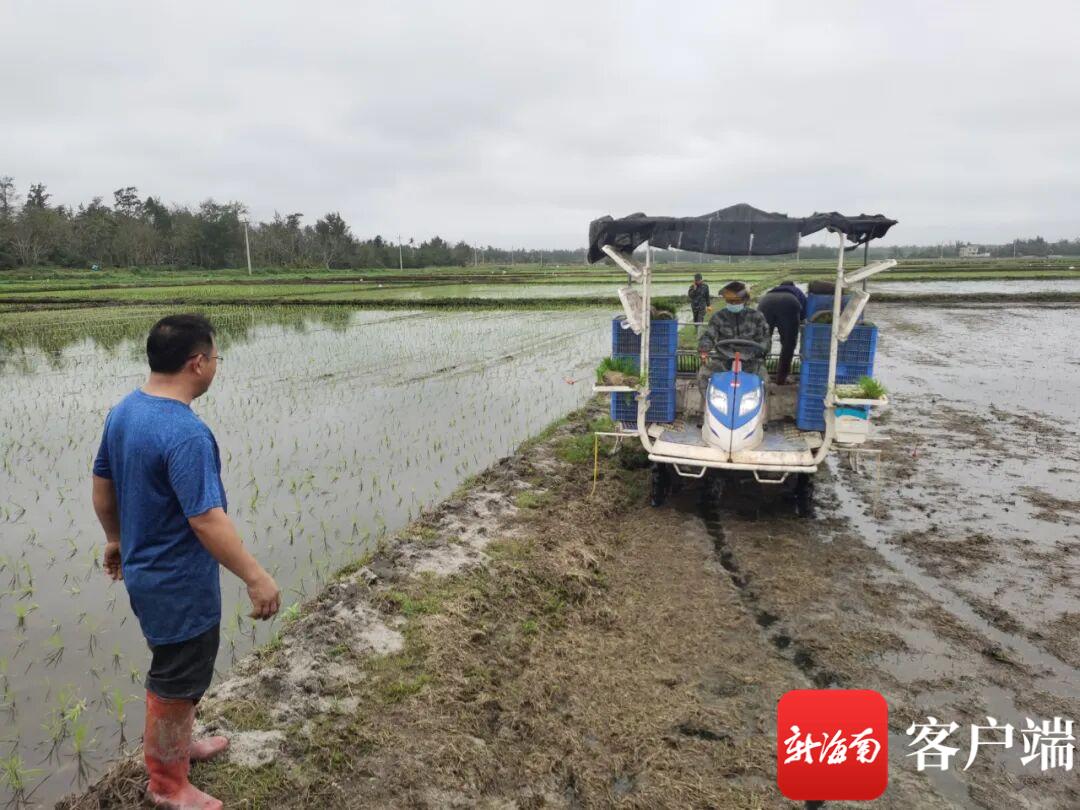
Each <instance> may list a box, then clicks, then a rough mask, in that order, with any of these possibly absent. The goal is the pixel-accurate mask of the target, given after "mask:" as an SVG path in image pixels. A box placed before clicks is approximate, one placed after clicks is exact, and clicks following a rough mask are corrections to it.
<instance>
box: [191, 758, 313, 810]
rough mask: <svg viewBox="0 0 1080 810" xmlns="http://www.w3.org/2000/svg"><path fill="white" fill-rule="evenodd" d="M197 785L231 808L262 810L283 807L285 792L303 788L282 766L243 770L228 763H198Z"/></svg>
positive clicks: (194, 777) (272, 765)
mask: <svg viewBox="0 0 1080 810" xmlns="http://www.w3.org/2000/svg"><path fill="white" fill-rule="evenodd" d="M192 777H193V780H192V781H193V782H194V783H195V784H196V785H197V786H198V787H199V788H200V789H201V790H204V791H206V792H207V793H209V794H210V795H211V796H216V797H218V798H222V797H223V798H224V799H226V800H227V805H226V806H228V807H235V808H251V810H262V809H263V808H266V809H267V810H270V808H274V807H279V806H280V797H281V794H282V793H283V792H292V791H290V790H289V788H290V786H292V787H293V788H297V787H299V785H297V784H296V782H294V780H292V779H291V778H290V777H289V774H288V773H287V772H286V770H285V768H284V767H282V766H281V764H279V763H277V762H274V763H271V764H269V765H265V766H263V767H262V768H242V767H240V766H239V765H233V764H231V763H230V762H228V761H227V760H224V759H220V760H212V761H210V762H201V763H198V764H197V765H196V766H195V768H194V770H193V772H192Z"/></svg>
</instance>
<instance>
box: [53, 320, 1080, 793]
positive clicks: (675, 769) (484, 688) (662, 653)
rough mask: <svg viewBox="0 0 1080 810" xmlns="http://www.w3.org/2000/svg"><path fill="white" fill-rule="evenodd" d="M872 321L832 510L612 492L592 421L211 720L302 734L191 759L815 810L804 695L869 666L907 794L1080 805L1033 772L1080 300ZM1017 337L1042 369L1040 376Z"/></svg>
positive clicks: (613, 483) (482, 789)
mask: <svg viewBox="0 0 1080 810" xmlns="http://www.w3.org/2000/svg"><path fill="white" fill-rule="evenodd" d="M1069 313H1070V314H1069V316H1068V317H1069V318H1075V317H1076V315H1075V311H1069ZM874 318H875V321H876V322H877V323H879V324H880V325H882V327H883V330H884V331H883V335H885V337H883V339H882V345H881V349H880V352H881V354H880V357H879V367H878V374H877V376H878V377H880V378H881V379H882V380H883V381H884V382H885V384H886V385H887V386H889V388H890V399H891V402H892V405H891V410H890V412H889V413H888V414H887V417H886V418H884V419H882V420H880V424H879V425H878V427H877V429H876V435H875V439H874V446H875V447H877V448H878V449H880V450H881V451H882V453H881V456H880V459H879V460H877V461H875V460H874V459H872V458H871V459H866V458H863V459H861V463H860V464H859V466H860V468H861V472H856V471H854V470H852V469H850V468H849V466H848V465H847V464H846V463H845V461H846V460H845V459H844V458H842V457H837V458H835V463H833V462H830V466H829V469H827V470H824V471H823V472H822V473H821V475H820V478H819V482H818V486H817V493H818V516H817V518H816V519H815V520H800V519H797V518H796V517H795V516H794V509H793V505H792V504H791V503H790V502H789V501H788V500H785V499H784V498H782V497H772V498H768V499H766V500H764V501H763V502H761V505H760V508H759V509H758V510H755V512H754V513H753V514H751V513H750V512H749V511H748V510H746V509H744V508H743V507H744V505H745V504H744V501H746V500H747V499H748V498H750V497H751V496H752V495H753V493H752V492H749V491H746V490H739V491H736V492H732V493H731V494H730V495H728V496H727V500H725V501H723V502H721V503H719V504H718V503H716V502H714V501H712V500H710V499H709V498H708V497H705V499H704V501H703V492H702V488H701V487H700V485H687V486H685V487H684V488H683V489H682V491H681V492H680V493H679V494H677V495H676V496H674V497H673V499H672V500H671V501H670V502H669V504H668V505H667V506H665V507H664V508H662V509H657V510H652V509H649V508H648V507H647V506H645V505H644V504H645V488H646V484H647V477H648V474H647V471H646V470H644V469H642V468H641V467H640V463H634V459H633V453H629V452H628V451H626V450H625V449H624V450H623V451H621V452H620V453H619V454H616V455H615V456H610V457H609V456H607V455H606V454H603V455H601V458H600V467H599V470H600V480H599V482H598V486H597V490H596V494H595V495H592V496H590V493H591V491H592V480H591V474H592V452H591V451H592V446H591V441H590V440H589V435H588V432H587V427H586V425H585V419H586V416H585V415H581V414H579V415H577V416H575V417H573V418H571V420H570V421H569V422H568V423H567V424H566V425H564V426H562V427H561V428H559V430H557V431H556V432H555V433H554V434H552V435H549V436H547V437H545V438H544V439H543V441H541V442H538V443H535V444H533V445H531V446H530V447H528V448H526V449H525V450H524V451H523V452H521V453H519V454H518V455H516V456H514V457H512V458H511V459H508V460H506V461H504V462H502V463H501V464H499V465H497V466H496V467H495V468H493V469H492V470H490V471H489V472H487V473H485V474H484V475H483V476H481V477H480V478H479V479H478V480H477V482H476V483H475V484H474V485H472V486H471V487H470V488H469V489H467V490H465V491H464V492H462V493H459V494H457V495H456V496H455V497H453V498H451V499H450V500H448V501H446V502H444V503H443V505H442V506H441V507H440V508H439V509H438V510H436V511H435V512H433V513H430V514H427V515H425V516H424V517H423V518H422V519H421V520H419V521H417V522H415V523H413V524H411V525H410V526H409V527H408V528H407V529H406V530H405V531H404V532H403V533H401V535H399V537H398V538H397V539H396V540H395V541H394V542H392V543H388V544H387V545H385V546H384V547H383V548H381V549H380V550H379V552H378V553H377V554H376V555H375V556H374V557H372V558H371V559H369V560H366V561H364V562H363V564H362V565H357V566H355V567H354V568H353V570H350V571H347V572H345V573H344V574H343V575H342V576H341V577H340V578H339V579H338V580H337V581H336V582H335V583H334V584H333V585H332V586H330V587H328V588H327V589H326V590H325V591H324V592H323V593H322V594H320V596H319V597H318V598H317V599H316V600H314V601H313V602H311V603H309V604H307V605H305V606H304V610H303V613H302V616H301V617H300V618H299V619H297V620H296V621H295V622H294V623H293V624H292V625H290V626H289V627H288V628H287V629H286V630H285V632H283V634H282V638H281V640H280V642H279V643H278V644H276V645H271V647H270V648H268V649H264V650H262V651H259V652H258V653H256V654H253V655H252V656H250V657H249V658H248V659H247V660H245V661H244V662H243V663H242V664H241V666H240V667H239V668H238V670H237V672H236V673H235V674H234V676H233V677H232V678H230V679H228V680H226V681H225V682H224V683H223V684H222V685H221V686H220V687H219V688H218V689H217V691H216V692H215V694H214V695H213V696H212V697H211V698H210V699H209V700H207V701H206V705H205V706H203V707H202V710H201V713H202V717H203V722H204V724H205V727H206V728H207V729H211V730H221V731H225V732H226V733H233V734H235V733H250V732H252V731H259V732H264V733H273V732H275V731H279V732H283V733H285V734H286V740H285V743H284V744H283V745H282V746H281V747H280V749H278V751H277V757H276V759H274V760H273V761H271V762H269V763H267V764H264V765H261V766H260V767H256V768H249V767H246V766H244V765H241V764H239V763H237V762H232V763H228V764H222V765H216V766H214V765H200V766H198V767H197V768H196V770H195V772H194V775H193V779H194V780H195V781H196V783H197V784H199V785H200V786H201V787H203V788H204V789H208V790H211V792H216V793H217V794H218V795H219V796H220V797H221V798H223V799H225V800H226V803H227V804H229V805H230V806H231V805H232V804H233V803H240V802H243V806H252V807H305V806H320V807H352V806H380V807H382V806H385V807H474V806H488V807H504V806H517V807H607V806H620V807H738V808H741V807H792V806H793V803H791V802H789V801H787V800H785V799H784V798H783V797H782V796H780V794H779V793H778V791H777V789H776V786H775V714H774V712H775V706H776V701H777V700H778V699H779V697H780V696H781V695H782V694H783V693H784V692H786V691H787V690H789V689H793V688H832V687H840V688H847V687H850V688H871V689H876V690H878V691H879V692H881V693H882V694H883V695H884V696H885V697H886V699H887V701H888V703H889V711H890V746H889V758H890V783H889V788H888V791H887V792H886V794H885V795H884V796H883V797H882V798H881V799H880V800H879V802H878V804H879V806H881V807H886V808H911V807H919V808H936V807H963V808H969V807H970V808H1001V807H1033V808H1058V807H1061V808H1067V807H1075V806H1077V805H1078V803H1080V794H1078V791H1077V783H1076V779H1075V775H1074V774H1073V773H1067V772H1064V771H1051V772H1047V773H1043V772H1041V771H1040V770H1039V768H1038V766H1037V763H1035V764H1033V765H1029V766H1023V765H1022V764H1021V763H1020V760H1019V757H1020V756H1021V755H1022V754H1023V751H1022V750H1021V744H1020V741H1019V737H1020V735H1019V729H1020V728H1021V727H1022V726H1023V725H1024V722H1025V718H1027V717H1031V718H1041V719H1049V718H1051V717H1054V716H1061V717H1065V718H1070V719H1074V720H1075V719H1076V718H1077V717H1078V716H1080V711H1078V710H1080V649H1078V644H1077V641H1076V639H1077V637H1078V631H1080V592H1078V590H1077V582H1078V581H1080V580H1077V578H1076V574H1077V570H1076V568H1077V562H1076V560H1077V557H1076V551H1077V550H1078V548H1080V538H1078V536H1077V524H1076V522H1075V520H1074V519H1073V515H1074V513H1075V506H1076V504H1075V501H1073V500H1072V499H1071V498H1070V493H1071V492H1072V493H1074V492H1075V485H1076V480H1077V478H1078V476H1080V472H1078V471H1080V442H1078V435H1080V434H1078V431H1080V425H1078V424H1077V415H1076V413H1075V409H1074V406H1073V405H1072V400H1071V399H1070V398H1069V397H1070V392H1072V391H1075V390H1077V387H1078V386H1080V380H1077V379H1076V378H1075V377H1076V374H1077V373H1080V372H1078V370H1077V367H1076V366H1069V365H1068V363H1067V358H1066V357H1064V356H1063V357H1057V356H1056V355H1055V353H1060V354H1062V355H1064V354H1065V352H1067V349H1066V348H1065V347H1066V346H1067V345H1068V344H1067V341H1064V340H1062V342H1061V345H1060V346H1059V345H1058V344H1057V343H1052V344H1051V345H1050V347H1049V348H1048V345H1047V342H1046V336H1047V335H1051V336H1052V335H1054V334H1056V333H1057V332H1058V331H1060V333H1061V334H1062V337H1064V335H1066V334H1067V333H1068V330H1069V329H1072V328H1075V326H1077V325H1080V322H1077V321H1074V320H1066V321H1065V322H1064V323H1062V322H1061V318H1062V316H1061V314H1060V312H1058V313H1053V312H1045V313H1040V314H1038V315H1037V316H1036V317H1035V320H1036V322H1035V323H1031V320H1032V313H1030V312H1018V311H1016V310H1009V311H1005V310H1002V311H999V312H997V313H995V320H994V321H993V322H992V323H990V324H989V326H988V324H987V321H986V319H985V317H983V316H979V317H978V319H977V320H972V316H971V314H970V313H965V312H957V313H953V314H952V315H951V316H949V317H943V314H942V311H941V310H934V311H932V312H929V311H925V310H918V309H913V308H900V307H896V308H890V307H879V308H878V309H877V311H876V312H875V314H874ZM1039 318H1042V319H1044V321H1043V322H1039V320H1038V319H1039ZM974 326H978V330H977V331H974V332H972V331H971V330H972V327H974ZM988 345H991V346H992V345H1008V346H1009V350H1010V351H1013V352H1016V353H1018V354H1026V353H1029V352H1030V353H1031V354H1038V355H1039V356H1040V357H1041V358H1042V360H1043V361H1044V362H1043V363H1041V364H1032V365H1031V366H1030V367H1028V368H1026V369H1025V373H1024V375H1023V376H1022V377H1021V376H1018V375H1017V374H1015V373H1013V371H1012V370H1011V369H1009V368H1008V367H1003V366H1002V364H1001V362H1000V358H998V357H992V356H988V355H987V354H986V352H985V347H986V346H988ZM943 347H948V351H942V349H943ZM1048 355H1049V356H1048ZM926 359H934V360H936V361H937V363H936V364H928V363H926V362H924V360H926ZM1070 375H1071V376H1070ZM1031 392H1037V395H1033V394H1032V393H1031ZM931 715H932V716H934V717H937V718H939V719H944V720H945V721H950V720H955V721H956V722H957V723H959V724H961V731H960V732H959V733H958V734H957V735H956V737H955V738H954V739H952V740H950V742H951V743H952V744H954V745H956V746H958V747H959V748H960V751H959V752H958V753H957V755H956V757H955V758H954V759H953V762H952V765H951V768H950V769H949V770H947V771H926V772H922V773H920V772H918V771H917V770H916V768H915V765H914V761H913V759H912V757H911V756H910V754H911V752H912V749H911V747H910V745H909V743H910V742H911V738H910V737H909V736H908V735H907V734H906V729H907V728H908V726H909V725H910V724H911V723H913V722H926V718H927V717H928V716H931ZM988 716H991V717H994V718H997V719H998V720H999V721H1000V722H1002V723H1011V724H1012V725H1013V726H1015V727H1016V729H1017V730H1018V732H1017V741H1016V743H1015V745H1014V748H1013V749H1012V750H1009V751H998V750H991V749H986V748H984V749H983V750H981V751H980V752H979V755H978V757H977V758H976V759H975V761H974V762H973V763H972V764H971V766H970V768H968V769H966V770H965V769H964V765H965V762H966V759H967V754H968V751H969V746H968V739H967V737H966V736H965V732H966V730H967V726H968V724H972V723H975V724H985V723H986V722H987V720H986V718H987V717H988ZM270 739H277V738H276V737H271V738H270ZM270 749H271V750H274V746H273V745H271V746H270ZM137 774H138V765H137V763H131V762H129V763H122V764H121V765H120V766H118V768H117V769H116V770H115V771H114V772H113V774H112V775H111V776H110V777H109V778H107V779H106V780H105V781H104V782H103V783H101V784H100V785H98V786H97V787H96V788H95V789H94V791H93V792H91V793H90V794H87V795H85V796H83V797H82V798H81V799H79V800H77V801H74V802H72V803H70V804H69V805H67V806H69V807H72V808H88V807H114V806H130V804H125V802H131V801H135V802H137V801H138V793H137V791H138V785H139V781H138V778H137ZM807 806H808V807H809V806H818V805H816V803H808V804H807ZM841 806H843V805H842V804H834V803H831V802H830V803H827V804H826V805H825V807H826V808H831V807H841Z"/></svg>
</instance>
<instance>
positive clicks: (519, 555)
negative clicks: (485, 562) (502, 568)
mask: <svg viewBox="0 0 1080 810" xmlns="http://www.w3.org/2000/svg"><path fill="white" fill-rule="evenodd" d="M485 551H486V553H487V555H488V557H490V558H491V559H493V560H495V561H497V562H507V563H521V562H525V561H526V560H528V559H529V558H531V557H532V556H533V553H534V549H533V543H532V541H531V540H520V539H518V538H516V537H515V538H510V539H507V540H496V541H494V542H492V543H489V544H488V546H487V548H486V549H485Z"/></svg>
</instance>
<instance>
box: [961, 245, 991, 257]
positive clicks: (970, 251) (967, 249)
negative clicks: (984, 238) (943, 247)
mask: <svg viewBox="0 0 1080 810" xmlns="http://www.w3.org/2000/svg"><path fill="white" fill-rule="evenodd" d="M960 258H961V259H989V258H990V252H989V251H984V250H983V249H982V247H981V246H979V245H961V246H960Z"/></svg>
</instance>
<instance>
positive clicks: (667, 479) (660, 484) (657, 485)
mask: <svg viewBox="0 0 1080 810" xmlns="http://www.w3.org/2000/svg"><path fill="white" fill-rule="evenodd" d="M670 490H671V471H670V470H669V469H668V465H667V464H659V463H657V462H653V465H652V471H651V473H650V475H649V503H650V504H651V505H652V506H654V507H658V506H663V505H664V501H666V500H667V496H668V492H669V491H670Z"/></svg>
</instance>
